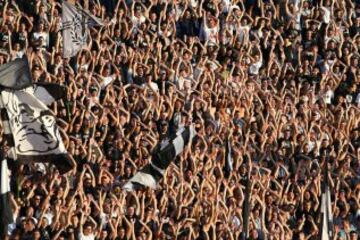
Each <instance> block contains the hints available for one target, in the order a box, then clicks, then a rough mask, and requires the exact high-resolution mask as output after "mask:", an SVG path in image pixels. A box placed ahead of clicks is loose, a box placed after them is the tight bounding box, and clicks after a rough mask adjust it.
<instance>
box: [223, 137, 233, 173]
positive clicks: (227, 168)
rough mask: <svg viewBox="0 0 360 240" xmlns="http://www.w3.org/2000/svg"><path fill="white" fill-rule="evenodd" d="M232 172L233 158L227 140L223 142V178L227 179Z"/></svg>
mask: <svg viewBox="0 0 360 240" xmlns="http://www.w3.org/2000/svg"><path fill="white" fill-rule="evenodd" d="M232 170H233V158H232V149H231V143H230V140H229V139H226V141H225V166H224V176H225V177H226V178H228V177H229V176H230V174H231V172H232Z"/></svg>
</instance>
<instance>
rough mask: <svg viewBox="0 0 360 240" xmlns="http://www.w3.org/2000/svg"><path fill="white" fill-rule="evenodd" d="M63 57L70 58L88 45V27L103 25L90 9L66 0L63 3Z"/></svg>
mask: <svg viewBox="0 0 360 240" xmlns="http://www.w3.org/2000/svg"><path fill="white" fill-rule="evenodd" d="M62 24H63V26H62V28H63V57H65V58H69V57H73V56H75V55H76V53H77V52H78V51H79V50H81V49H82V48H84V47H85V46H86V45H87V37H88V36H87V32H86V30H87V27H88V26H94V25H103V23H102V21H101V20H100V19H99V18H97V17H95V16H93V15H92V14H91V13H89V12H88V11H85V10H83V9H81V8H78V7H76V6H74V5H72V4H70V3H67V2H66V1H63V3H62Z"/></svg>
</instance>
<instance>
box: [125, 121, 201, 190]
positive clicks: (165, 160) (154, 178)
mask: <svg viewBox="0 0 360 240" xmlns="http://www.w3.org/2000/svg"><path fill="white" fill-rule="evenodd" d="M194 135H195V129H194V127H193V126H192V125H191V126H189V127H185V128H183V129H182V130H181V131H179V132H178V133H177V134H176V136H175V137H174V138H172V139H171V140H170V141H169V143H168V144H166V145H165V146H160V144H159V145H158V147H157V151H155V152H154V153H153V155H152V161H151V163H149V164H147V165H146V166H145V167H144V168H142V169H141V170H140V171H138V172H137V173H136V174H135V175H134V176H133V177H132V178H131V179H130V180H129V181H128V182H127V183H126V184H125V185H124V186H123V189H125V190H127V191H132V190H134V188H135V186H137V185H142V186H147V187H150V188H152V189H156V187H157V184H158V182H159V181H160V180H161V178H162V177H163V176H164V174H165V171H166V169H167V167H168V166H169V165H170V163H171V162H172V161H173V160H174V159H175V157H176V156H178V155H179V154H180V153H182V151H183V150H184V148H185V147H186V145H187V144H188V143H189V142H190V141H191V139H192V138H193V137H194Z"/></svg>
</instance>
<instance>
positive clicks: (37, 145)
mask: <svg viewBox="0 0 360 240" xmlns="http://www.w3.org/2000/svg"><path fill="white" fill-rule="evenodd" d="M61 92H62V89H61V87H60V86H59V87H56V86H55V85H54V86H53V85H49V86H46V85H44V86H36V85H34V86H30V87H27V88H24V89H21V90H12V89H4V90H2V91H1V99H0V100H1V101H0V105H1V113H2V114H1V118H2V122H3V125H4V133H5V135H8V136H9V135H10V136H11V139H12V143H11V144H10V145H13V146H12V147H13V151H14V153H15V158H16V160H19V161H21V162H28V161H32V162H50V163H53V164H55V165H56V166H57V168H58V170H59V171H60V173H65V172H67V171H69V170H71V168H72V167H73V163H72V161H71V159H70V157H69V155H68V153H67V151H66V149H65V146H64V143H63V141H62V138H61V136H60V132H59V129H58V126H57V124H56V117H55V115H54V114H53V113H52V112H51V111H50V110H49V109H48V108H47V106H46V104H49V103H51V101H55V100H56V99H58V98H59V96H60V95H63V94H62V93H61ZM4 113H5V114H4Z"/></svg>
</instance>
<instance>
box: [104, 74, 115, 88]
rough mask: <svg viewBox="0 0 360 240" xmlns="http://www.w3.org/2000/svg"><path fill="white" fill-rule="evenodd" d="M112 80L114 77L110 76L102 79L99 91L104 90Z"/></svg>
mask: <svg viewBox="0 0 360 240" xmlns="http://www.w3.org/2000/svg"><path fill="white" fill-rule="evenodd" d="M114 80H115V76H114V75H110V76H108V77H103V81H102V82H101V89H104V88H106V87H107V86H108V85H109V84H110V83H111V82H112V81H114Z"/></svg>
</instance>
